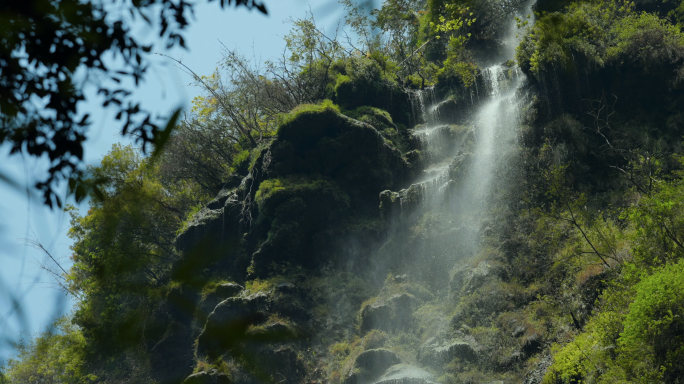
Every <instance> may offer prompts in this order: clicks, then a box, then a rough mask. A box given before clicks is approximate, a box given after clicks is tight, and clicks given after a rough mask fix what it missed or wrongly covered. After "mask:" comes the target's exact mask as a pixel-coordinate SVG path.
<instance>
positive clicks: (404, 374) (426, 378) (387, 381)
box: [375, 364, 435, 384]
mask: <svg viewBox="0 0 684 384" xmlns="http://www.w3.org/2000/svg"><path fill="white" fill-rule="evenodd" d="M433 383H435V380H434V378H433V377H432V375H431V374H430V373H429V372H427V371H425V370H424V369H421V368H418V367H416V366H413V365H406V364H398V365H395V366H392V367H390V368H389V369H388V370H387V372H385V374H384V375H382V376H381V377H380V378H379V379H378V380H377V381H376V382H375V384H433Z"/></svg>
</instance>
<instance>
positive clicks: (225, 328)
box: [197, 292, 268, 356]
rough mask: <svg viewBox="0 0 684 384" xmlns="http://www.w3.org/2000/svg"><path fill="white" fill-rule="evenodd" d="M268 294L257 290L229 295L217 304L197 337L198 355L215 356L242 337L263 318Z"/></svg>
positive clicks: (266, 309)
mask: <svg viewBox="0 0 684 384" xmlns="http://www.w3.org/2000/svg"><path fill="white" fill-rule="evenodd" d="M267 311H268V296H267V295H266V294H265V293H263V292H258V293H255V294H253V295H250V296H247V297H231V298H229V299H226V300H224V301H222V302H221V303H219V305H217V306H216V308H215V309H214V311H213V312H212V313H211V314H210V315H209V317H208V318H207V323H206V325H205V326H204V330H203V331H202V333H201V334H200V335H199V337H198V339H197V354H198V355H199V356H205V355H206V356H216V355H217V354H220V353H221V351H224V350H226V349H230V348H232V347H233V346H235V345H236V343H238V342H240V341H241V340H243V339H244V335H245V332H246V331H247V328H248V327H249V326H250V325H252V324H255V323H259V322H261V321H264V320H265V319H266V317H267V313H268V312H267Z"/></svg>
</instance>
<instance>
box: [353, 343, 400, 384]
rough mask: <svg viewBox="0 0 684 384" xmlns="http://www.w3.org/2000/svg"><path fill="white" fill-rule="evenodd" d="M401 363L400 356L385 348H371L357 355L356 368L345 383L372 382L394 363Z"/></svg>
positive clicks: (360, 383)
mask: <svg viewBox="0 0 684 384" xmlns="http://www.w3.org/2000/svg"><path fill="white" fill-rule="evenodd" d="M399 363H401V360H400V359H399V356H397V355H396V354H395V353H394V352H392V351H390V350H388V349H384V348H378V349H369V350H367V351H364V352H362V353H361V354H360V355H359V356H357V357H356V361H355V362H354V369H353V370H352V373H351V375H349V377H348V378H347V379H346V380H345V384H365V383H372V382H373V381H374V379H376V378H378V377H380V376H381V375H382V374H383V373H385V371H387V369H388V368H389V367H391V366H393V365H396V364H399Z"/></svg>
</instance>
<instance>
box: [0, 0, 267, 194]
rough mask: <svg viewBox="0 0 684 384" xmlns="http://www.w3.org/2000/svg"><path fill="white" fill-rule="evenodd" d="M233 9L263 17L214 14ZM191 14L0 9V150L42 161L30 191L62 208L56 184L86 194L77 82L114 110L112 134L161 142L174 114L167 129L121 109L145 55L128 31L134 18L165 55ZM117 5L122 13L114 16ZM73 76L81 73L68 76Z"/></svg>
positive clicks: (89, 6)
mask: <svg viewBox="0 0 684 384" xmlns="http://www.w3.org/2000/svg"><path fill="white" fill-rule="evenodd" d="M210 1H211V0H210ZM233 3H234V4H235V5H236V6H245V7H247V8H256V9H257V10H259V11H260V12H262V13H266V8H265V6H264V5H263V4H262V3H260V2H257V1H254V0H235V1H232V0H227V1H226V0H220V5H221V7H222V8H223V7H225V6H226V5H232V4H233ZM193 6H194V4H193V3H191V2H187V1H185V0H134V1H132V3H131V4H127V3H125V2H121V3H120V2H119V1H116V0H114V1H104V2H96V1H93V2H82V1H76V0H64V1H57V0H31V1H8V2H3V4H2V5H0V143H4V142H9V143H11V145H12V152H11V153H13V154H14V153H20V152H24V153H26V154H28V155H31V156H35V157H42V156H47V157H48V159H49V160H50V169H49V174H48V177H47V178H46V179H45V180H42V181H39V182H38V183H37V184H36V188H37V189H38V190H40V191H41V192H42V193H43V196H44V201H45V203H46V204H47V205H48V206H51V207H52V205H53V204H56V205H57V206H60V207H61V205H62V202H61V200H60V198H59V197H58V195H57V193H56V192H55V188H56V187H57V185H58V182H59V180H68V181H69V191H70V193H73V194H74V195H75V197H76V200H81V199H83V198H85V197H86V195H87V190H88V189H89V188H90V187H92V186H93V185H92V184H91V183H87V182H85V181H84V180H83V174H82V167H81V162H82V160H83V142H84V141H85V140H86V138H87V128H88V126H89V120H88V115H87V114H85V115H82V114H80V113H79V111H78V106H79V103H80V102H82V101H85V100H86V97H85V95H84V93H83V86H84V85H86V84H87V83H92V84H94V86H95V87H96V88H97V93H98V95H102V96H103V97H104V100H103V103H102V106H103V107H112V108H113V109H114V111H116V119H117V120H119V121H121V123H122V127H121V132H122V134H124V135H129V136H132V137H135V138H136V140H138V141H139V143H140V144H142V147H143V149H144V150H147V149H148V148H149V147H150V146H151V145H155V146H158V145H161V144H163V142H164V141H165V139H166V138H168V136H169V131H170V129H172V127H173V125H174V124H173V123H174V122H175V120H176V118H177V114H174V115H172V116H171V119H170V120H169V121H168V124H166V125H164V124H162V123H160V120H161V119H160V118H158V117H154V116H153V115H152V114H151V112H149V111H147V110H145V109H144V107H143V106H141V104H140V103H137V102H133V101H131V100H130V99H129V96H130V95H131V91H130V89H128V88H127V87H124V86H123V85H121V82H122V80H125V79H130V80H132V81H133V82H134V83H135V85H136V86H137V85H138V84H139V83H140V81H141V80H142V79H143V78H144V76H145V72H146V69H147V67H148V62H147V56H148V54H149V53H150V51H151V49H152V46H151V45H149V44H143V43H141V42H140V41H139V40H138V39H136V38H135V37H134V36H133V35H132V33H131V25H130V24H131V23H132V22H135V21H136V20H138V19H142V20H143V21H144V22H145V23H147V24H148V25H149V26H151V27H154V28H155V29H156V30H157V31H158V33H159V36H160V37H161V38H162V40H163V41H164V42H165V43H166V46H167V48H171V47H174V46H181V47H185V42H184V40H183V35H182V31H183V29H184V28H185V27H186V26H188V25H189V23H190V20H189V16H190V15H192V12H193ZM115 7H116V12H114V11H113V10H114V8H115ZM121 7H123V9H124V10H126V11H128V12H121V10H122V8H121ZM157 12H158V13H159V14H158V15H157V14H156V13H157ZM154 20H158V21H154ZM107 54H111V55H112V56H113V57H112V58H113V60H114V61H116V60H119V61H120V62H122V63H123V66H122V67H120V68H117V70H114V68H112V67H111V65H109V64H107V63H106V62H105V61H104V60H103V58H104V56H105V55H107ZM77 70H79V71H83V72H84V73H79V74H78V76H77Z"/></svg>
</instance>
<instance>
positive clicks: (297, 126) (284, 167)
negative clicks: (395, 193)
mask: <svg viewBox="0 0 684 384" xmlns="http://www.w3.org/2000/svg"><path fill="white" fill-rule="evenodd" d="M269 151H270V152H269V153H270V157H271V166H270V167H269V168H268V169H269V175H272V176H273V177H278V178H281V177H285V176H289V175H298V174H299V175H308V176H307V177H312V176H314V175H318V177H323V178H326V179H329V180H333V181H335V182H336V183H337V184H338V185H339V186H340V188H342V189H343V190H344V191H345V192H346V193H347V194H348V195H349V196H350V198H351V199H352V208H356V207H359V205H361V206H362V207H359V208H363V209H371V210H373V211H374V212H377V203H374V204H372V206H371V202H372V201H373V200H374V201H375V202H377V194H378V193H379V192H380V191H382V190H385V189H393V188H396V187H397V186H400V185H403V184H404V183H405V180H406V179H407V178H408V174H409V173H408V164H407V163H406V161H405V160H404V159H403V158H402V156H401V153H400V152H399V151H398V150H397V149H396V148H394V147H393V146H392V145H390V144H388V143H387V142H386V141H385V139H384V138H383V137H382V135H381V134H380V133H379V132H378V131H377V130H376V129H375V128H373V127H371V126H370V125H368V124H363V123H361V122H359V121H357V120H354V119H351V118H349V117H347V116H344V115H342V114H341V113H339V112H338V110H337V109H336V108H335V107H334V105H332V104H331V103H323V104H321V105H309V106H304V107H302V108H301V109H299V110H295V111H293V112H292V113H291V114H290V115H288V117H287V118H285V119H283V123H282V124H281V125H280V127H279V129H278V140H277V141H276V142H274V143H273V144H272V145H271V146H270V148H269Z"/></svg>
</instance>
